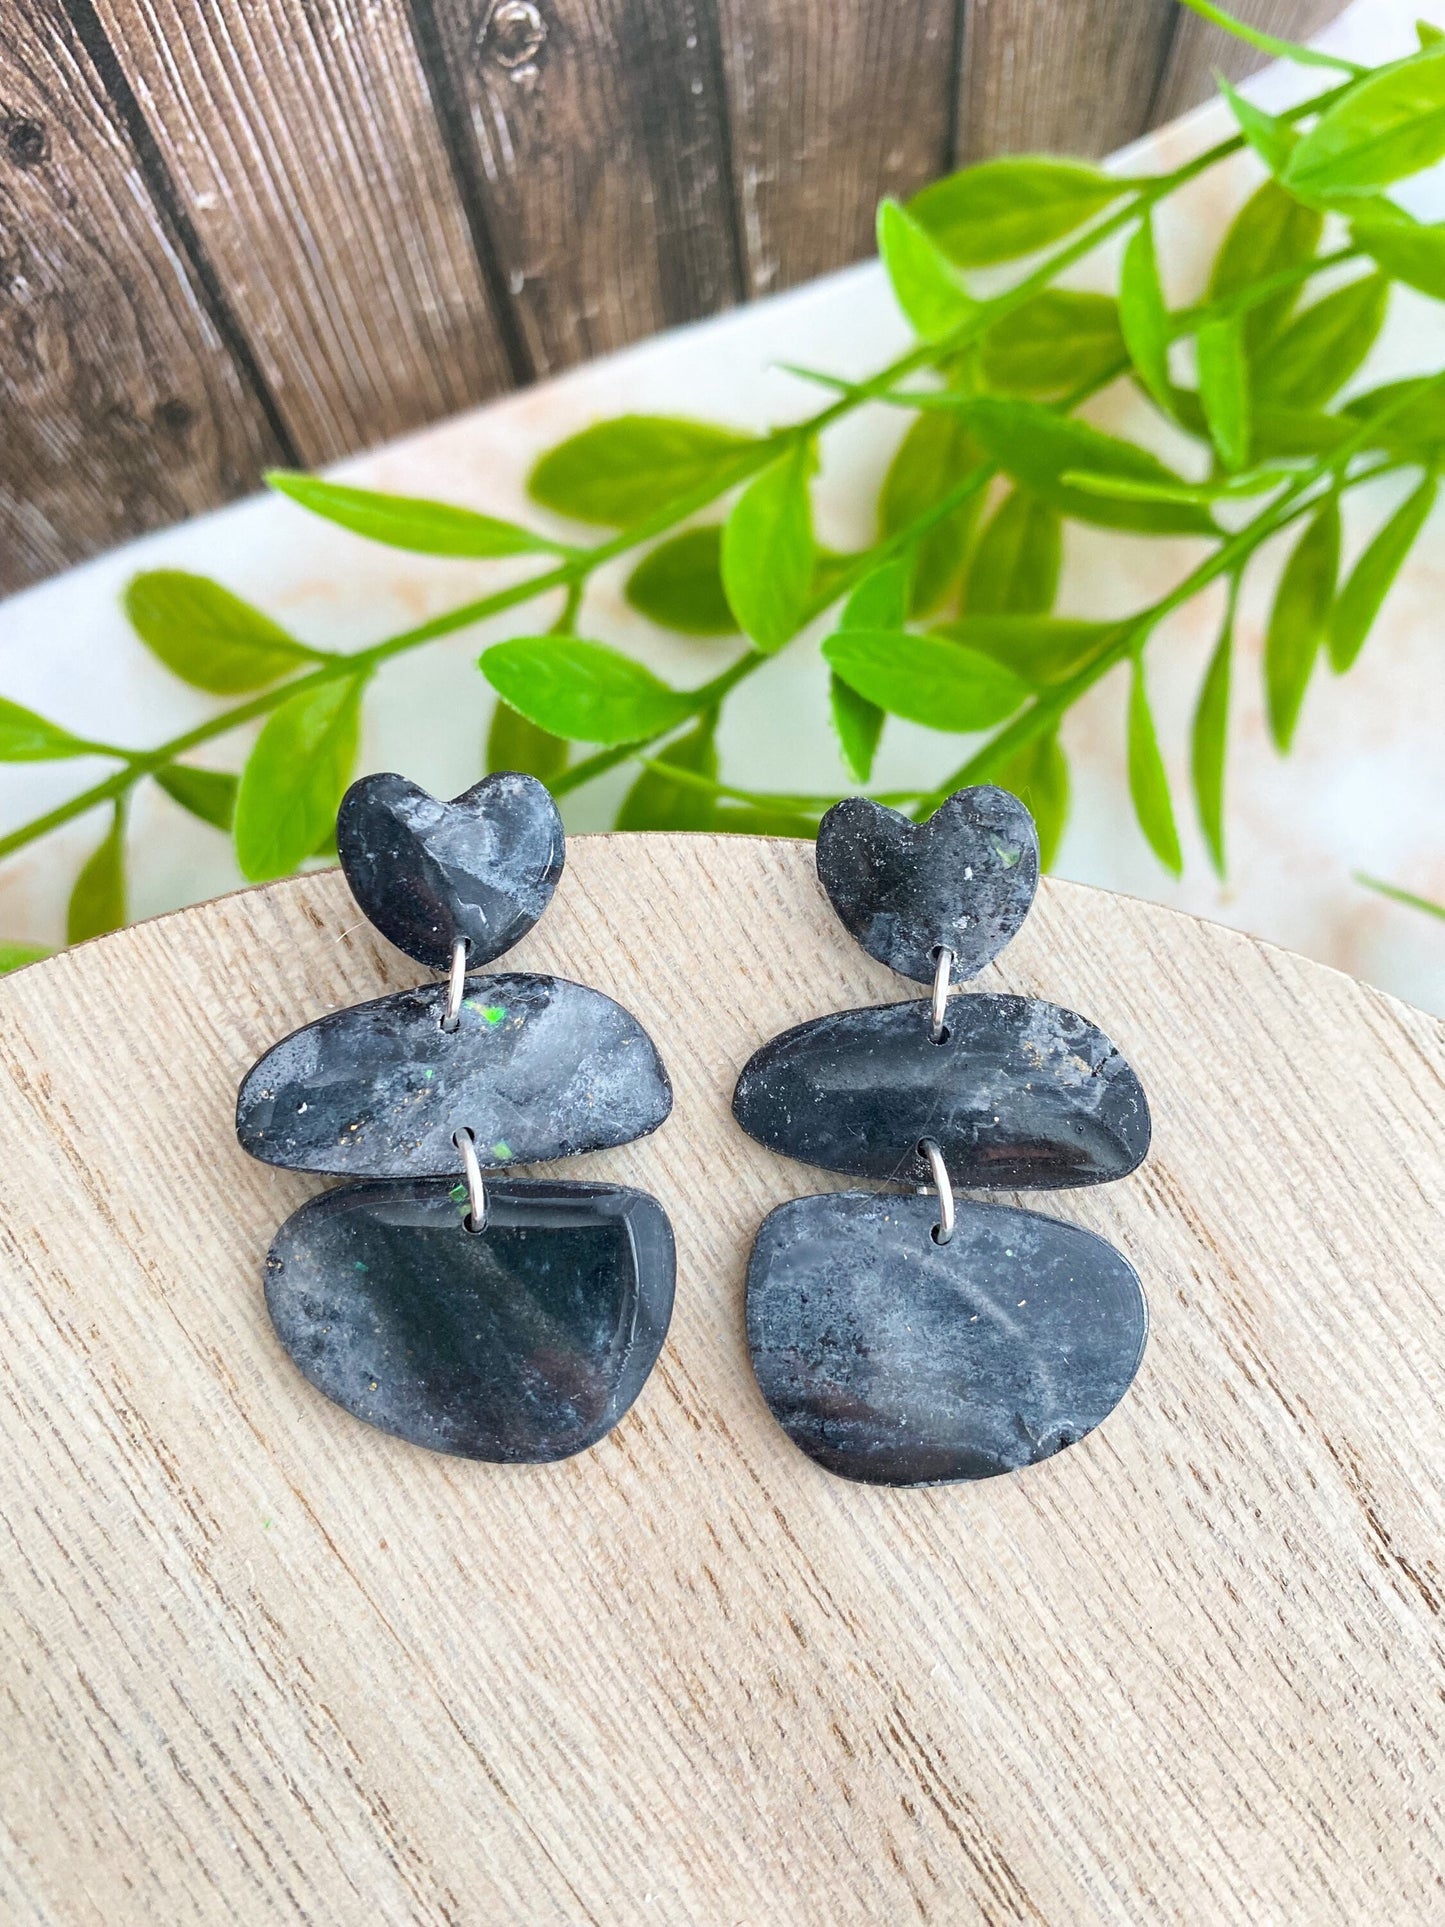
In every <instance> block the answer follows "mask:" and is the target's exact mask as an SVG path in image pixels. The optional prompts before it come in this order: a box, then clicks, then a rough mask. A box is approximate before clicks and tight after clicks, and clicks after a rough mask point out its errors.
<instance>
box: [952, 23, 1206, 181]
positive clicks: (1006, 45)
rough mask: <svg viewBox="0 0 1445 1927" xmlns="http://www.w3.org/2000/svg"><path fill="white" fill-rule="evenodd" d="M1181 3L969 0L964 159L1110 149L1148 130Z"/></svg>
mask: <svg viewBox="0 0 1445 1927" xmlns="http://www.w3.org/2000/svg"><path fill="white" fill-rule="evenodd" d="M1181 11H1182V9H1181V8H1180V7H1179V6H1178V4H1177V0H1069V4H1068V5H1067V6H1060V5H1058V4H1057V0H970V3H969V8H968V25H967V31H966V33H965V35H964V54H963V57H964V66H963V81H962V87H961V91H960V98H959V114H958V159H959V160H960V161H961V162H962V161H975V160H983V159H985V158H987V156H989V155H990V154H1028V153H1057V154H1082V155H1087V156H1090V157H1093V156H1096V155H1100V154H1107V153H1109V152H1110V151H1111V150H1112V149H1114V148H1116V147H1122V146H1123V145H1124V143H1125V142H1126V141H1130V140H1133V139H1134V138H1135V136H1136V135H1138V134H1141V133H1142V132H1143V131H1144V128H1145V126H1146V125H1147V122H1148V115H1149V107H1150V103H1151V101H1152V100H1153V98H1154V91H1155V87H1156V84H1157V82H1158V77H1159V72H1160V69H1161V67H1162V66H1163V63H1164V60H1165V58H1166V56H1167V54H1168V50H1169V45H1170V39H1171V36H1172V34H1173V31H1174V24H1175V19H1176V16H1177V15H1178V14H1179V13H1180V12H1181Z"/></svg>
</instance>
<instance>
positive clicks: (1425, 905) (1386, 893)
mask: <svg viewBox="0 0 1445 1927" xmlns="http://www.w3.org/2000/svg"><path fill="white" fill-rule="evenodd" d="M1354 877H1355V881H1356V883H1363V884H1364V886H1365V888H1366V889H1367V890H1375V891H1378V892H1379V894H1380V895H1381V896H1382V897H1389V899H1390V901H1391V902H1392V903H1403V904H1404V906H1405V908H1406V909H1407V910H1423V911H1424V912H1425V915H1426V916H1427V917H1441V918H1445V903H1432V902H1431V901H1430V899H1429V897H1420V896H1416V894H1415V892H1414V891H1413V890H1402V889H1401V888H1400V886H1399V884H1398V883H1383V882H1381V880H1380V878H1379V877H1372V876H1366V875H1365V872H1364V871H1363V870H1356V871H1355V872H1354Z"/></svg>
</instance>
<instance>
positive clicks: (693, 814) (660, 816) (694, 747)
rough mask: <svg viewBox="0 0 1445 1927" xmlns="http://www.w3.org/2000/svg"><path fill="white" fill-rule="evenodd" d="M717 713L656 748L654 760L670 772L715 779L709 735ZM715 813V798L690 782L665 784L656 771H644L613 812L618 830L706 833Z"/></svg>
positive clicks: (713, 750) (714, 754)
mask: <svg viewBox="0 0 1445 1927" xmlns="http://www.w3.org/2000/svg"><path fill="white" fill-rule="evenodd" d="M716 728H717V712H716V711H713V712H712V713H710V714H709V715H706V716H704V717H703V718H702V719H701V720H700V721H699V722H697V723H696V724H694V726H693V727H692V728H691V729H690V730H689V731H688V732H687V734H686V735H685V736H679V737H678V739H677V741H676V742H675V743H669V744H668V745H667V746H666V748H665V749H660V750H659V751H658V753H657V756H656V758H655V761H656V762H657V763H659V764H664V763H665V764H667V765H668V767H669V768H671V769H681V770H690V771H692V773H693V774H694V775H696V776H706V777H707V778H709V780H711V781H713V782H716V780H717V746H716V744H715V743H714V741H713V732H714V730H715V729H716ZM716 814H717V798H716V796H711V795H709V794H708V792H707V791H706V790H702V789H697V788H695V787H694V786H693V785H692V784H690V783H669V782H668V780H667V778H666V777H665V776H664V775H662V774H661V772H660V770H658V769H655V768H654V769H645V770H644V771H643V772H642V774H641V775H640V776H639V777H638V779H637V781H636V782H635V783H634V784H633V785H632V788H631V789H630V790H629V791H628V792H627V794H626V796H625V797H624V798H623V799H622V807H621V808H620V809H619V810H618V812H617V827H618V829H619V830H710V829H711V828H712V826H713V818H714V817H715V816H716Z"/></svg>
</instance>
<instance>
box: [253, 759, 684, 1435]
mask: <svg viewBox="0 0 1445 1927" xmlns="http://www.w3.org/2000/svg"><path fill="white" fill-rule="evenodd" d="M337 848H338V850H339V853H340V856H341V865H342V869H343V871H344V872H345V874H346V877H347V881H348V882H349V883H350V884H351V887H352V893H353V895H354V896H355V897H356V899H357V902H358V903H359V904H360V906H361V908H362V909H363V910H364V911H365V912H366V914H367V916H368V917H369V918H370V919H371V921H372V922H373V923H374V924H375V925H376V927H377V928H378V929H379V930H380V931H381V932H382V933H383V934H384V935H385V936H387V937H388V938H389V939H390V940H391V941H392V942H393V943H395V944H396V945H397V947H398V948H399V949H402V950H405V951H406V952H407V954H408V955H409V956H412V957H415V958H416V959H417V960H418V961H419V962H422V963H427V964H432V965H436V964H437V963H438V962H444V963H445V964H446V965H447V967H448V977H447V981H446V982H445V983H440V984H423V985H420V986H418V987H417V988H416V989H414V990H404V991H399V992H397V993H395V994H394V995H392V996H390V997H381V998H377V999H375V1000H374V1001H373V1002H371V1003H367V1004H359V1005H357V1006H355V1007H354V1008H352V1009H349V1010H340V1011H335V1012H333V1013H332V1014H331V1015H330V1016H327V1017H322V1018H319V1019H318V1020H317V1021H316V1022H315V1023H312V1024H308V1025H306V1026H305V1027H304V1028H303V1029H301V1030H298V1031H295V1032H293V1033H292V1035H291V1036H290V1037H287V1038H284V1039H283V1040H282V1041H281V1042H280V1043H279V1044H276V1045H274V1046H273V1047H272V1048H271V1049H270V1050H269V1051H267V1052H266V1054H265V1055H264V1056H263V1057H262V1058H261V1059H260V1060H259V1061H258V1062H257V1063H256V1064H255V1065H254V1066H253V1067H252V1069H251V1070H250V1071H249V1072H248V1073H247V1075H246V1077H245V1078H244V1079H243V1081H242V1084H241V1088H240V1092H239V1094H238V1097H237V1104H236V1130H237V1135H238V1136H239V1138H240V1141H241V1144H242V1146H243V1147H244V1149H246V1150H247V1151H249V1152H250V1153H251V1155H252V1156H253V1157H257V1158H260V1159H262V1160H263V1161H264V1162H266V1163H268V1164H276V1165H281V1166H284V1167H285V1168H287V1169H289V1170H296V1171H317V1172H324V1173H333V1174H339V1175H344V1176H347V1177H350V1178H353V1179H363V1180H367V1181H366V1182H357V1183H351V1184H347V1185H343V1186H341V1187H340V1188H339V1189H336V1190H332V1191H327V1192H323V1193H322V1194H321V1195H320V1196H319V1197H315V1198H312V1199H311V1200H309V1202H308V1203H306V1204H304V1205H302V1206H301V1208H300V1210H299V1211H296V1212H294V1213H293V1214H292V1216H291V1217H290V1218H288V1219H287V1221H286V1222H285V1224H283V1225H282V1227H281V1229H280V1230H279V1231H278V1232H277V1234H276V1238H275V1240H274V1242H273V1244H272V1247H271V1251H270V1254H269V1256H268V1258H267V1261H266V1304H267V1309H268V1310H269V1312H270V1315H271V1322H272V1324H273V1326H274V1327H275V1330H276V1334H277V1336H278V1337H279V1338H280V1340H281V1343H282V1344H283V1345H284V1346H285V1348H286V1350H287V1351H288V1352H289V1354H290V1355H291V1358H292V1359H293V1360H294V1362H295V1363H296V1365H297V1366H298V1367H299V1368H300V1370H301V1371H302V1372H303V1373H304V1374H305V1376H306V1377H307V1378H308V1379H309V1380H310V1381H311V1383H312V1384H313V1385H315V1386H316V1387H317V1388H318V1389H319V1390H320V1391H322V1392H324V1393H325V1394H326V1396H327V1397H328V1398H330V1399H332V1400H334V1401H335V1403H336V1404H338V1405H341V1406H343V1407H344V1408H345V1409H346V1410H347V1411H348V1412H351V1413H352V1414H354V1415H355V1416H356V1417H357V1418H360V1419H363V1420H365V1421H366V1422H367V1423H368V1424H370V1425H374V1426H377V1427H378V1428H379V1429H380V1430H382V1431H385V1432H390V1433H393V1434H395V1435H396V1436H397V1437H399V1438H403V1439H406V1440H408V1441H409V1442H410V1443H412V1444H414V1445H421V1446H426V1447H428V1448H430V1449H431V1450H433V1451H437V1452H450V1453H455V1454H458V1455H460V1456H462V1457H465V1458H473V1459H487V1460H492V1461H496V1462H500V1463H513V1464H516V1463H540V1462H544V1461H547V1460H552V1459H562V1458H567V1457H570V1456H571V1455H572V1454H573V1453H575V1452H581V1451H585V1450H586V1449H587V1447H589V1446H592V1445H595V1444H596V1443H597V1442H598V1440H599V1439H601V1438H603V1437H605V1436H606V1434H607V1433H608V1432H609V1431H610V1430H611V1429H612V1427H613V1426H614V1425H616V1424H617V1422H618V1420H619V1419H621V1418H622V1417H623V1415H624V1414H625V1413H626V1412H627V1410H628V1408H629V1407H630V1406H631V1404H632V1402H633V1400H634V1399H635V1398H636V1397H637V1395H638V1393H639V1392H640V1391H641V1389H642V1386H643V1384H644V1383H645V1381H646V1379H647V1377H648V1374H649V1373H650V1372H651V1370H652V1367H653V1365H654V1364H655V1363H656V1362H657V1357H658V1354H659V1352H660V1351H661V1349H662V1344H663V1340H664V1339H665V1337H666V1335H667V1327H668V1322H669V1319H670V1317H671V1314H672V1298H673V1276H674V1253H673V1240H672V1229H671V1226H670V1225H669V1223H668V1220H667V1214H666V1213H665V1212H664V1210H663V1209H662V1206H661V1205H660V1204H659V1203H658V1202H657V1200H656V1199H655V1198H652V1197H650V1196H648V1194H647V1193H645V1192H642V1191H635V1190H630V1189H627V1188H626V1187H624V1186H621V1185H609V1184H566V1183H555V1182H535V1181H529V1180H519V1179H513V1178H505V1179H500V1180H499V1179H497V1178H495V1177H493V1176H492V1175H491V1174H492V1173H494V1172H497V1171H503V1170H505V1169H506V1168H507V1167H509V1166H511V1165H515V1164H522V1163H539V1162H545V1161H546V1160H548V1159H551V1158H558V1157H569V1156H571V1155H573V1154H574V1153H576V1152H579V1151H590V1150H598V1149H601V1148H603V1147H605V1146H609V1145H615V1144H625V1143H628V1142H629V1141H631V1140H632V1139H633V1138H637V1137H643V1136H646V1135H647V1133H649V1132H651V1131H654V1130H656V1129H657V1127H658V1126H659V1125H660V1124H661V1123H662V1122H663V1120H664V1119H665V1118H666V1116H667V1114H668V1112H669V1111H670V1109H671V1108H672V1089H671V1086H670V1084H669V1083H668V1078H667V1072H666V1071H665V1070H664V1068H663V1065H662V1060H661V1059H660V1058H659V1056H658V1054H657V1050H656V1048H655V1046H654V1045H653V1043H652V1040H651V1038H650V1037H648V1035H647V1033H646V1032H645V1031H644V1030H643V1028H642V1026H641V1025H640V1024H639V1023H638V1022H637V1020H636V1019H635V1018H634V1017H632V1016H631V1015H630V1013H629V1012H627V1011H625V1010H623V1009H622V1007H621V1006H620V1005H618V1004H616V1003H614V1002H613V1001H612V999H611V998H610V997H605V996H604V995H603V994H602V993H601V992H600V991H597V990H591V989H588V988H587V987H586V986H585V985H582V984H574V983H570V982H568V981H567V980H566V979H565V978H560V977H549V976H537V975H531V974H527V973H519V972H499V973H495V974H491V975H485V974H479V973H477V972H476V971H475V970H474V968H473V967H474V966H475V965H479V964H485V963H487V962H490V961H491V960H492V959H493V958H494V957H496V956H498V955H499V954H500V953H501V951H503V950H504V949H508V948H510V947H511V945H512V944H514V943H516V942H517V941H518V940H519V939H520V938H521V937H522V936H523V935H525V933H526V931H527V930H529V929H530V928H531V926H532V924H533V923H535V922H536V920H537V918H538V917H539V916H540V915H541V913H542V911H543V910H544V909H545V908H546V906H547V903H548V901H549V900H550V898H551V895H552V891H553V889H554V888H555V886H556V883H557V880H558V878H559V877H560V875H561V872H562V865H563V861H564V850H565V844H564V839H563V834H562V825H561V821H560V819H559V818H558V815H557V809H556V805H555V804H554V803H553V801H552V798H551V797H550V796H549V795H548V793H547V791H546V789H545V788H544V787H543V786H542V784H541V783H539V782H538V781H537V780H536V779H535V778H534V777H531V776H524V775H516V774H511V773H507V774H503V775H494V776H489V777H487V778H486V780H485V781H484V782H482V783H479V784H477V785H476V786H475V788H473V789H471V790H468V791H467V793H466V794H465V795H464V796H460V797H457V798H456V799H455V800H454V801H453V802H450V803H441V802H438V801H437V800H436V799H435V798H433V797H430V796H428V795H427V794H426V793H425V791H423V790H419V789H417V787H416V786H415V784H412V783H408V782H406V781H404V779H403V778H401V777H398V776H391V775H384V776H371V777H366V778H363V779H362V780H361V781H360V782H358V783H355V784H353V785H352V787H351V789H350V790H349V791H348V792H347V794H346V797H345V798H344V799H343V801H342V805H341V809H340V812H339V814H338V817H337Z"/></svg>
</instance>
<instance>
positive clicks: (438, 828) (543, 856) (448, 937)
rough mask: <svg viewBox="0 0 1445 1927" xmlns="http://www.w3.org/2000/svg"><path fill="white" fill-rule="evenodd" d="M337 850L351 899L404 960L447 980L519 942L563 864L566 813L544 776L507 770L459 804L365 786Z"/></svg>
mask: <svg viewBox="0 0 1445 1927" xmlns="http://www.w3.org/2000/svg"><path fill="white" fill-rule="evenodd" d="M336 847H337V850H338V852H339V853H340V856H341V867H342V870H343V871H344V872H345V874H346V881H347V882H348V883H349V884H350V885H351V894H352V895H353V896H354V897H355V898H356V901H357V903H358V904H359V905H360V906H361V908H362V910H363V911H364V912H365V913H366V915H367V916H368V917H369V918H370V919H371V921H372V922H373V923H374V924H375V925H376V927H377V929H378V930H379V931H380V932H381V934H382V935H383V936H384V937H386V938H387V939H388V940H389V941H390V942H391V943H394V944H395V945H396V947H397V949H398V950H404V951H405V952H406V954H407V955H408V956H409V957H415V958H416V960H417V962H418V963H424V964H428V965H429V966H430V967H431V968H432V969H433V970H445V969H446V968H447V966H448V964H450V962H451V958H452V950H453V946H454V945H455V943H456V940H457V939H458V938H459V937H464V938H465V939H466V941H467V945H468V951H467V964H468V968H469V969H473V970H475V969H476V968H477V967H478V966H479V965H480V964H484V963H487V962H489V961H490V960H491V959H492V958H493V957H499V956H500V955H501V954H502V952H503V951H504V950H510V949H511V947H512V945H513V944H515V943H520V942H521V940H522V938H523V937H525V936H526V934H527V932H528V931H529V930H530V929H531V928H532V925H533V924H534V923H535V922H536V921H537V919H538V917H540V916H541V914H542V912H543V911H544V910H545V909H546V908H547V905H548V904H549V903H550V902H551V900H552V892H553V890H554V889H556V887H557V879H558V878H559V877H560V876H561V874H562V866H563V863H564V862H565V861H566V848H567V846H566V838H565V837H564V835H563V833H562V819H561V817H560V816H559V815H558V814H557V805H556V804H555V803H554V802H553V801H552V798H551V796H550V794H549V793H548V791H547V789H546V787H545V786H544V785H543V784H541V783H539V782H538V781H537V779H536V777H535V776H523V775H521V774H519V773H518V772H516V771H515V770H505V771H499V772H498V773H497V774H495V775H492V776H487V777H484V778H483V780H482V781H481V782H480V783H476V784H473V786H472V788H471V789H469V790H466V791H465V792H464V793H463V794H462V795H461V796H457V797H454V798H453V799H452V801H451V802H450V803H439V802H438V801H437V799H436V797H434V796H429V795H428V794H427V792H426V791H425V790H424V789H421V788H419V787H418V785H417V784H415V783H410V782H408V781H407V779H406V778H405V777H404V776H394V775H390V774H388V775H378V776H363V777H362V778H361V779H360V781H359V782H355V783H353V784H352V786H351V788H350V789H349V790H348V791H347V792H346V795H345V796H344V797H343V798H342V799H341V808H340V810H339V811H338V812H337V816H336Z"/></svg>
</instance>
